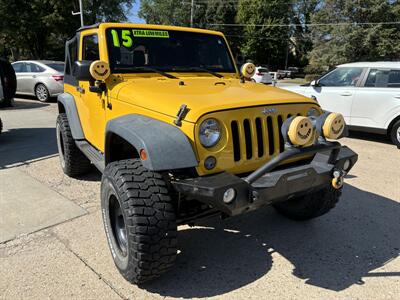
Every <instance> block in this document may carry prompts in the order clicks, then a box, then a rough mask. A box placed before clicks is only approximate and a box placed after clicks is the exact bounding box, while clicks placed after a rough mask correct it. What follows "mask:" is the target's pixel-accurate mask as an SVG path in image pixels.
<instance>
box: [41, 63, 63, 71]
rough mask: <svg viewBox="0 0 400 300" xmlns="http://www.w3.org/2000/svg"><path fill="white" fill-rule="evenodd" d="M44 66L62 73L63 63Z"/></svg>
mask: <svg viewBox="0 0 400 300" xmlns="http://www.w3.org/2000/svg"><path fill="white" fill-rule="evenodd" d="M45 65H46V66H48V67H50V68H52V69H54V70H56V71H58V72H64V64H63V63H47V64H45Z"/></svg>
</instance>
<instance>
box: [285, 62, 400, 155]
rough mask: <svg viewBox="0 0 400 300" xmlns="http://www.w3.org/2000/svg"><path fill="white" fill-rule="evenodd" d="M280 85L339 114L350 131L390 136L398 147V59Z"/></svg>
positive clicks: (339, 68) (351, 65)
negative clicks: (306, 80) (305, 81)
mask: <svg viewBox="0 0 400 300" xmlns="http://www.w3.org/2000/svg"><path fill="white" fill-rule="evenodd" d="M282 88H283V89H286V90H289V91H292V92H295V93H299V94H302V95H305V96H307V97H311V98H315V99H317V100H318V102H319V103H320V105H321V107H322V108H323V109H324V110H327V111H335V112H340V113H342V114H343V116H344V118H345V120H346V123H347V125H348V126H349V129H351V130H357V131H366V132H372V133H380V134H387V135H389V136H390V138H391V139H392V141H393V143H394V144H395V145H397V147H398V148H399V149H400V62H358V63H349V64H344V65H339V66H337V67H336V68H335V69H333V70H331V71H330V72H328V73H327V74H325V75H323V76H322V77H321V78H319V79H318V80H314V81H312V82H311V83H309V84H305V85H302V86H286V87H282Z"/></svg>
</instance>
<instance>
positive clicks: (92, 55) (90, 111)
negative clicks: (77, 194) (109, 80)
mask: <svg viewBox="0 0 400 300" xmlns="http://www.w3.org/2000/svg"><path fill="white" fill-rule="evenodd" d="M80 45H81V49H80V55H79V57H80V60H89V61H94V60H99V59H100V55H99V44H98V37H97V33H96V32H95V31H94V32H91V31H87V32H85V33H84V34H83V35H82V36H81V43H80ZM90 84H94V82H92V83H90V82H89V81H79V87H78V89H77V90H78V92H79V96H78V97H77V98H78V99H77V106H78V111H79V118H80V121H81V124H82V128H83V132H84V134H85V138H86V140H87V141H88V142H89V143H90V144H92V145H93V146H95V147H96V148H97V149H98V150H100V151H102V152H103V151H104V139H105V137H104V135H105V95H104V93H103V94H99V93H94V92H91V91H90V90H89V88H90Z"/></svg>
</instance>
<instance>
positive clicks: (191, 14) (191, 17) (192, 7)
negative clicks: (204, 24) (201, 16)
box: [190, 0, 194, 27]
mask: <svg viewBox="0 0 400 300" xmlns="http://www.w3.org/2000/svg"><path fill="white" fill-rule="evenodd" d="M193 15H194V0H192V3H191V5H190V27H193Z"/></svg>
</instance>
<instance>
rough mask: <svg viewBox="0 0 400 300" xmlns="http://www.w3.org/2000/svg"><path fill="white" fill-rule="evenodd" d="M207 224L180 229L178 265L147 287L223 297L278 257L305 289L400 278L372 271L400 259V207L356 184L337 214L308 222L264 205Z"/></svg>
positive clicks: (261, 273) (182, 294) (166, 293)
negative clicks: (389, 277) (357, 186)
mask: <svg viewBox="0 0 400 300" xmlns="http://www.w3.org/2000/svg"><path fill="white" fill-rule="evenodd" d="M202 225H203V226H207V227H205V228H204V227H203V228H200V229H198V228H192V229H186V230H182V231H180V232H179V243H180V250H181V253H180V254H179V255H178V259H177V264H176V267H175V268H174V269H173V270H171V271H170V272H169V273H168V274H166V275H165V276H163V277H162V278H160V279H159V280H156V281H155V282H153V283H148V284H146V285H143V286H142V287H143V288H145V289H147V290H149V291H151V292H156V293H159V294H161V295H162V296H170V297H183V298H192V297H211V296H217V295H221V294H224V293H227V292H229V291H232V290H235V289H239V288H241V287H243V286H245V285H247V284H249V283H252V282H254V281H255V280H257V279H259V278H260V277H262V276H264V275H265V274H266V273H268V271H269V270H270V269H271V267H272V264H273V262H272V256H271V253H272V252H277V253H279V254H280V255H282V256H283V257H284V258H285V259H287V260H288V261H289V262H290V263H291V264H292V265H293V275H295V276H297V277H298V278H301V279H303V280H305V283H306V284H310V285H313V286H317V287H321V288H325V289H329V290H333V291H341V290H344V289H346V288H348V287H350V286H351V285H353V284H363V283H364V282H363V277H372V276H399V275H400V274H399V273H398V272H388V273H385V272H378V273H373V272H371V271H373V270H374V269H376V268H379V267H381V266H383V265H385V264H386V263H387V262H388V261H390V260H392V259H394V258H396V257H398V256H399V251H400V249H399V248H400V235H399V232H400V204H399V203H398V202H396V201H394V200H391V199H388V198H385V197H382V196H379V195H376V194H373V193H369V192H366V191H363V190H360V189H358V188H355V187H353V186H351V185H346V186H345V191H344V196H343V197H342V199H341V201H340V202H339V204H338V205H337V207H336V208H335V209H334V210H332V211H331V212H330V213H329V214H327V215H325V216H323V217H320V218H318V219H315V220H312V221H309V222H294V221H290V220H287V219H285V218H284V217H281V216H279V215H278V214H277V213H275V212H274V211H273V209H272V208H266V209H262V210H260V211H257V212H254V213H250V214H248V215H245V216H241V217H237V218H232V219H228V220H226V221H223V222H221V221H218V220H210V221H208V222H207V223H203V224H202ZM370 272H371V273H370ZM374 274H378V275H374Z"/></svg>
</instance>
